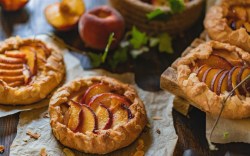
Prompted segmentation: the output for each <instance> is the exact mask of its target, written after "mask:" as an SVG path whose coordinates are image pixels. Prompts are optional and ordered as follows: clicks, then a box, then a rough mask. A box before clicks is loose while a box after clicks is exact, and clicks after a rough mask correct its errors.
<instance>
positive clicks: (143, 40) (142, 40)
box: [129, 26, 148, 49]
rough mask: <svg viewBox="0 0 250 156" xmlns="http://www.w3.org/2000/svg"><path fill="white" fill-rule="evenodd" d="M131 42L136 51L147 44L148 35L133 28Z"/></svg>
mask: <svg viewBox="0 0 250 156" xmlns="http://www.w3.org/2000/svg"><path fill="white" fill-rule="evenodd" d="M129 42H130V44H131V45H132V46H133V47H134V48H135V49H138V48H140V47H142V46H143V45H145V44H147V42H148V37H147V35H146V33H143V32H140V31H139V30H138V29H137V28H136V27H135V26H133V28H132V31H131V39H130V40H129Z"/></svg>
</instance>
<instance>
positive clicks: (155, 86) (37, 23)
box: [0, 0, 250, 156]
mask: <svg viewBox="0 0 250 156" xmlns="http://www.w3.org/2000/svg"><path fill="white" fill-rule="evenodd" d="M55 1H57V0H30V2H29V3H28V4H27V5H26V7H25V8H24V9H23V10H20V11H18V12H15V13H7V12H4V11H2V10H0V39H1V40H4V39H6V38H8V37H10V36H15V35H19V36H22V37H26V36H30V35H35V34H41V33H46V32H53V33H55V34H56V35H58V36H59V37H61V38H62V39H63V40H64V41H65V42H66V43H68V44H70V45H72V46H74V47H77V48H79V49H82V50H86V49H84V47H83V44H82V41H81V40H80V38H79V35H78V32H77V29H75V30H72V31H70V32H56V31H55V30H54V29H53V28H52V27H51V26H50V25H49V24H48V23H47V21H46V19H45V18H44V14H43V11H44V8H45V7H46V6H47V5H48V4H51V3H54V2H55ZM85 3H86V7H87V9H90V8H93V7H95V6H97V5H103V4H106V3H107V0H85ZM202 21H203V16H201V18H200V19H199V21H197V23H196V24H195V25H194V26H193V27H192V28H190V29H189V30H188V31H186V32H184V33H183V34H181V35H179V36H177V37H175V38H174V40H173V46H174V50H175V53H174V54H173V55H168V54H162V53H158V52H157V51H156V50H152V51H150V52H149V53H145V54H143V55H141V56H139V57H138V58H137V59H136V60H129V61H128V62H126V63H124V64H122V65H119V66H118V67H117V68H116V69H115V70H111V69H110V68H109V67H107V66H105V65H104V66H102V68H104V69H107V70H110V71H112V72H117V73H121V72H126V71H132V72H134V73H135V79H136V82H137V84H138V85H139V86H140V87H141V88H143V89H145V90H149V91H157V90H160V87H159V84H160V82H159V81H160V75H161V73H162V72H163V71H164V70H165V69H166V68H167V67H168V66H169V65H170V64H171V63H172V62H173V61H174V60H175V59H176V58H177V57H178V56H180V54H181V52H182V51H183V50H184V49H185V48H186V47H187V46H188V45H189V44H190V43H191V42H192V40H193V39H194V38H195V37H197V36H199V34H200V33H201V32H202V30H203V26H202V25H203V24H202V23H203V22H202ZM72 54H73V55H75V56H76V57H77V58H79V59H80V61H81V65H82V66H83V67H84V68H87V69H89V68H91V65H90V61H89V58H88V57H87V56H86V55H84V54H80V53H77V52H72ZM189 116H190V118H186V117H184V116H182V115H181V114H179V113H178V112H176V111H173V117H174V125H175V128H176V132H177V134H178V136H179V139H178V143H177V145H176V149H175V152H174V155H177V156H180V155H183V153H184V151H185V150H187V149H191V150H192V151H193V152H194V153H196V155H202V156H207V155H225V153H226V152H227V151H230V155H233V154H232V153H240V154H241V155H243V154H245V155H250V145H248V144H243V143H242V144H240V143H237V144H236V143H233V144H226V145H218V147H219V149H220V150H219V151H216V152H211V151H209V149H208V144H207V141H206V139H205V114H204V113H203V112H201V111H199V110H197V109H193V110H192V111H191V112H190V114H189ZM18 119H19V114H14V115H10V116H7V117H3V118H0V145H4V146H5V147H6V150H5V152H4V153H3V154H2V155H4V156H5V155H6V156H7V155H9V147H10V145H11V143H12V140H13V139H14V137H15V135H16V127H17V124H18ZM0 155H1V154H0Z"/></svg>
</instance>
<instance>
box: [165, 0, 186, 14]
mask: <svg viewBox="0 0 250 156" xmlns="http://www.w3.org/2000/svg"><path fill="white" fill-rule="evenodd" d="M168 3H169V6H170V8H171V11H172V12H173V13H181V12H182V11H183V10H184V9H185V2H184V0H168Z"/></svg>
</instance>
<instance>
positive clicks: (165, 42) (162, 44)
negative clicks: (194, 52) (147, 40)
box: [159, 33, 174, 54]
mask: <svg viewBox="0 0 250 156" xmlns="http://www.w3.org/2000/svg"><path fill="white" fill-rule="evenodd" d="M159 51H160V52H166V53H169V54H172V53H173V52H174V50H173V48H172V38H171V37H170V36H169V35H168V34H167V33H164V34H162V35H160V36H159Z"/></svg>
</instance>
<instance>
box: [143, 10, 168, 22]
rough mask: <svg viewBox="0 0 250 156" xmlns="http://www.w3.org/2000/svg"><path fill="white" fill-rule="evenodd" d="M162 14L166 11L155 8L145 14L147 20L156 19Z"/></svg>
mask: <svg viewBox="0 0 250 156" xmlns="http://www.w3.org/2000/svg"><path fill="white" fill-rule="evenodd" d="M164 15H166V13H165V12H164V11H162V10H161V9H156V10H154V11H152V12H150V13H148V14H146V16H147V19H148V20H154V19H158V18H159V17H162V16H164Z"/></svg>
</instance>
